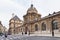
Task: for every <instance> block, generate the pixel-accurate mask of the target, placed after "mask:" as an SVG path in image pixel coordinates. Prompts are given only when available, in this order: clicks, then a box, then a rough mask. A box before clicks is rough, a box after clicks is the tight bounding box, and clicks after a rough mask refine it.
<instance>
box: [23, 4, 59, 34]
mask: <svg viewBox="0 0 60 40" xmlns="http://www.w3.org/2000/svg"><path fill="white" fill-rule="evenodd" d="M23 18H24V23H23V27H24V29H23V30H24V32H25V34H27V32H29V33H30V34H32V33H35V32H40V33H51V32H52V28H53V30H54V31H56V32H57V33H58V32H59V31H60V11H59V12H53V14H49V15H47V16H45V17H43V18H42V17H41V14H39V13H38V11H37V9H36V8H35V7H34V6H33V4H31V7H30V8H28V10H27V13H26V15H24V16H23Z"/></svg>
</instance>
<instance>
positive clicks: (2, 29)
mask: <svg viewBox="0 0 60 40" xmlns="http://www.w3.org/2000/svg"><path fill="white" fill-rule="evenodd" d="M5 31H6V27H5V26H3V25H2V23H1V21H0V33H3V34H4V33H5Z"/></svg>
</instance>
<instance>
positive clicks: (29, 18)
mask: <svg viewBox="0 0 60 40" xmlns="http://www.w3.org/2000/svg"><path fill="white" fill-rule="evenodd" d="M23 18H24V28H25V29H24V31H25V34H27V32H30V33H32V32H34V31H35V26H34V24H33V23H35V22H36V21H38V20H40V19H41V15H40V14H38V11H37V9H36V8H35V7H34V6H33V4H31V6H30V8H28V10H27V14H26V15H24V16H23Z"/></svg>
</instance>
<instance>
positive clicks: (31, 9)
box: [27, 4, 38, 13]
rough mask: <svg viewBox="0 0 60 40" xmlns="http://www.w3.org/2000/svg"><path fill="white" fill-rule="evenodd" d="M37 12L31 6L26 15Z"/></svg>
mask: <svg viewBox="0 0 60 40" xmlns="http://www.w3.org/2000/svg"><path fill="white" fill-rule="evenodd" d="M37 12H38V11H37V10H36V8H35V7H33V4H31V7H30V8H29V9H28V10H27V13H37Z"/></svg>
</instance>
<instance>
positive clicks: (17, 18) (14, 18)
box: [10, 15, 22, 21]
mask: <svg viewBox="0 0 60 40" xmlns="http://www.w3.org/2000/svg"><path fill="white" fill-rule="evenodd" d="M11 20H20V18H19V17H18V16H17V15H15V16H14V17H13V18H11V19H10V21H11ZM20 21H22V20H20Z"/></svg>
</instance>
